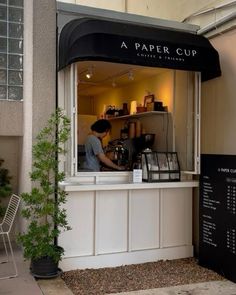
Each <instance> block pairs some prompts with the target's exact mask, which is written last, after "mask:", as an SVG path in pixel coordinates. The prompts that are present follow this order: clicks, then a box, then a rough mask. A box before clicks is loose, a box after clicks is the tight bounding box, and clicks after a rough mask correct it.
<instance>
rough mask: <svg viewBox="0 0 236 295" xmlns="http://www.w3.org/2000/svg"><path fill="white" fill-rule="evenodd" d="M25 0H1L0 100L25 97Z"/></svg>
mask: <svg viewBox="0 0 236 295" xmlns="http://www.w3.org/2000/svg"><path fill="white" fill-rule="evenodd" d="M23 33H24V0H0V100H22V99H23Z"/></svg>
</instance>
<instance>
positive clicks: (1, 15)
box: [0, 6, 7, 20]
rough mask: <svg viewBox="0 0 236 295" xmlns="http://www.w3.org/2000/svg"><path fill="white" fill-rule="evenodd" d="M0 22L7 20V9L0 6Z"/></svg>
mask: <svg viewBox="0 0 236 295" xmlns="http://www.w3.org/2000/svg"><path fill="white" fill-rule="evenodd" d="M0 20H7V7H6V6H0Z"/></svg>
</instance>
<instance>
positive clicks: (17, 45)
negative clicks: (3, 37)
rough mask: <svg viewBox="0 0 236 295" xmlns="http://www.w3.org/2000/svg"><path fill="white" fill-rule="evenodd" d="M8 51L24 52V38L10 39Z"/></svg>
mask: <svg viewBox="0 0 236 295" xmlns="http://www.w3.org/2000/svg"><path fill="white" fill-rule="evenodd" d="M8 51H9V52H11V53H23V40H17V39H8Z"/></svg>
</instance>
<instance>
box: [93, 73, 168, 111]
mask: <svg viewBox="0 0 236 295" xmlns="http://www.w3.org/2000/svg"><path fill="white" fill-rule="evenodd" d="M148 94H154V95H155V100H159V101H162V102H163V105H166V106H168V110H169V111H172V109H173V106H172V99H173V77H172V71H170V70H166V71H163V72H162V73H161V74H159V75H157V76H154V77H151V78H148V79H145V80H142V81H138V82H136V83H132V84H130V85H128V86H126V87H123V88H118V87H117V88H113V89H111V90H110V91H108V92H104V93H102V94H100V95H97V96H96V97H95V99H94V112H95V114H97V115H98V116H101V115H102V114H103V110H104V105H105V106H107V105H115V106H119V107H120V108H122V105H123V103H128V106H129V107H130V103H131V101H133V100H135V101H137V105H139V104H141V105H143V103H144V97H145V96H146V95H148Z"/></svg>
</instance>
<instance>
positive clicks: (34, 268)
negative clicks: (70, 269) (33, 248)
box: [30, 256, 61, 278]
mask: <svg viewBox="0 0 236 295" xmlns="http://www.w3.org/2000/svg"><path fill="white" fill-rule="evenodd" d="M30 270H31V274H32V275H33V276H34V277H36V278H53V277H56V276H58V275H59V274H60V272H61V270H60V269H59V268H58V262H57V263H56V262H55V261H54V260H53V259H52V258H51V257H48V256H46V257H42V258H39V259H37V260H32V261H31V266H30Z"/></svg>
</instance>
